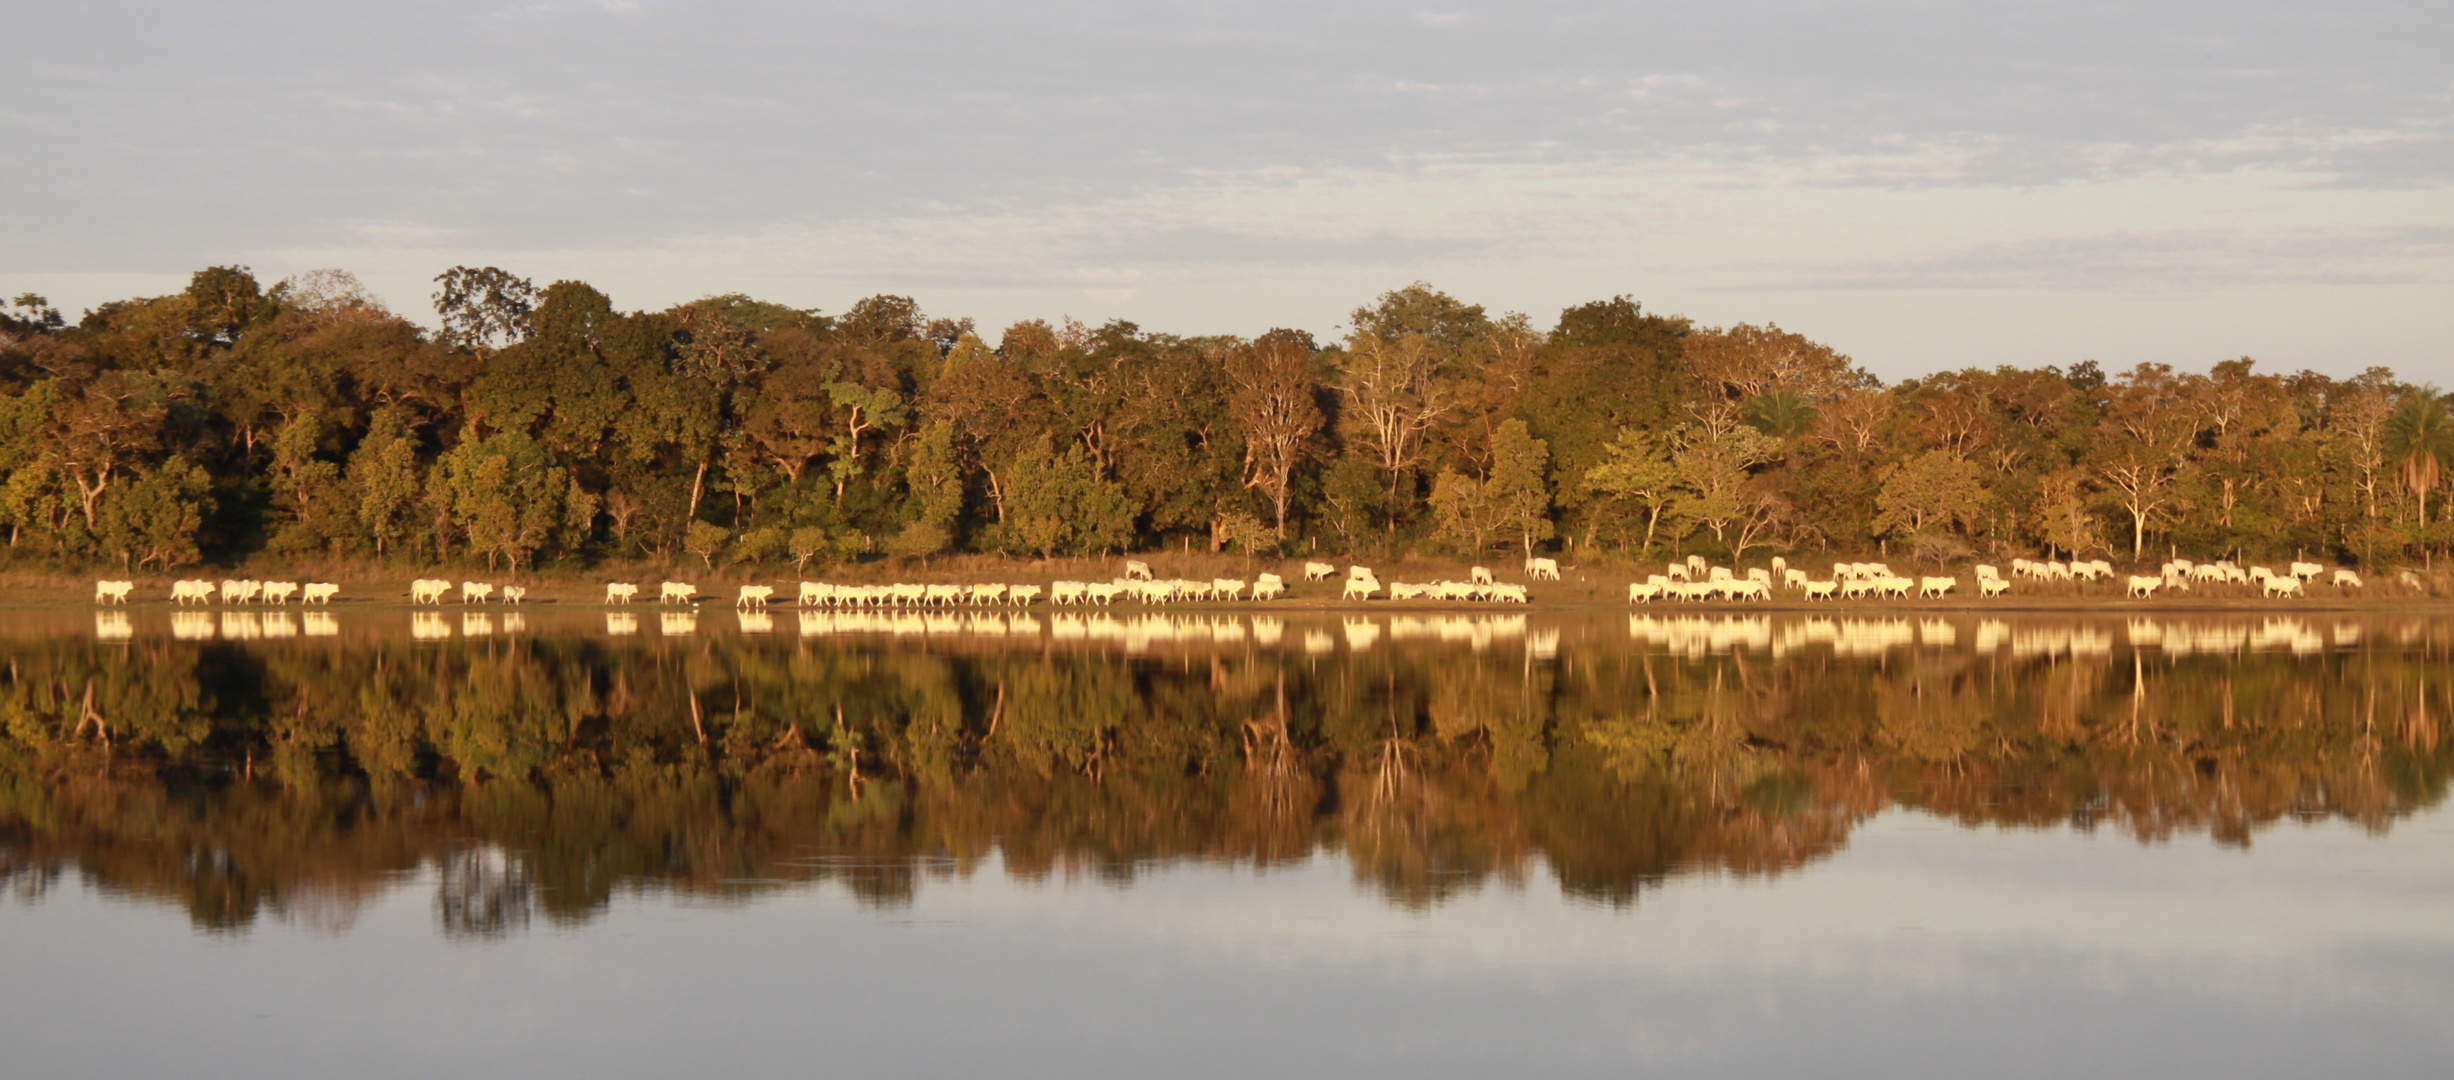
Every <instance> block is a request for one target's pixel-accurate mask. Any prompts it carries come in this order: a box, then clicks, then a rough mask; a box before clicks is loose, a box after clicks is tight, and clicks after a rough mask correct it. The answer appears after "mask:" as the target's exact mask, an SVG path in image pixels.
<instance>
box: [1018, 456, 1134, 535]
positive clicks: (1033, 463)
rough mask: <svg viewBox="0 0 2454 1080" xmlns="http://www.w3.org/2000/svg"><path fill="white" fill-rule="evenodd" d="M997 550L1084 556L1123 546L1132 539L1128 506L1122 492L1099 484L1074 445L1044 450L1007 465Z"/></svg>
mask: <svg viewBox="0 0 2454 1080" xmlns="http://www.w3.org/2000/svg"><path fill="white" fill-rule="evenodd" d="M1004 475H1005V487H1006V496H1005V521H1004V522H1003V523H1002V524H1001V525H1000V526H999V527H998V532H999V533H1000V534H1001V537H1000V539H1001V546H1002V547H1003V548H1004V550H1006V551H1010V552H1017V553H1021V552H1029V553H1034V554H1037V555H1039V556H1040V557H1042V558H1047V557H1050V556H1054V555H1059V554H1066V555H1088V554H1095V553H1099V552H1106V551H1114V550H1117V549H1120V548H1122V547H1124V545H1125V543H1126V541H1127V540H1129V539H1131V538H1132V536H1133V505H1132V503H1131V502H1130V501H1128V500H1127V499H1126V497H1125V490H1124V488H1123V487H1122V486H1121V485H1119V484H1117V483H1116V482H1115V481H1112V480H1103V479H1100V477H1099V472H1098V470H1097V468H1095V467H1094V466H1093V464H1092V462H1091V459H1090V455H1088V454H1086V453H1084V452H1083V451H1082V449H1081V448H1080V447H1068V448H1066V450H1065V451H1064V452H1062V453H1051V452H1050V451H1048V450H1047V449H1046V448H1045V447H1042V448H1040V449H1037V450H1034V451H1032V452H1030V453H1027V454H1025V455H1023V457H1022V458H1020V459H1018V460H1016V461H1014V462H1012V463H1010V464H1008V465H1007V466H1006V468H1005V470H1004Z"/></svg>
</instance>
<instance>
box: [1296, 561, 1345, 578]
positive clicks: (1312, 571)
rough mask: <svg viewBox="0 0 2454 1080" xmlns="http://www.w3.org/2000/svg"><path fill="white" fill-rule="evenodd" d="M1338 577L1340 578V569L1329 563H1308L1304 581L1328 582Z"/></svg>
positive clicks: (1305, 565)
mask: <svg viewBox="0 0 2454 1080" xmlns="http://www.w3.org/2000/svg"><path fill="white" fill-rule="evenodd" d="M1336 576H1338V568H1337V567H1335V566H1331V565H1330V564H1328V563H1325V562H1308V563H1305V564H1304V580H1306V581H1327V580H1329V579H1331V578H1333V577H1336Z"/></svg>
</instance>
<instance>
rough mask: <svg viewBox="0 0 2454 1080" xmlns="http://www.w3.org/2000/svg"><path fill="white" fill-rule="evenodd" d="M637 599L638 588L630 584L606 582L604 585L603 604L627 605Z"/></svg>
mask: <svg viewBox="0 0 2454 1080" xmlns="http://www.w3.org/2000/svg"><path fill="white" fill-rule="evenodd" d="M638 598H639V586H637V585H635V584H632V583H631V582H628V581H608V582H606V583H605V602H606V603H608V604H627V603H630V602H631V601H633V600H636V599H638Z"/></svg>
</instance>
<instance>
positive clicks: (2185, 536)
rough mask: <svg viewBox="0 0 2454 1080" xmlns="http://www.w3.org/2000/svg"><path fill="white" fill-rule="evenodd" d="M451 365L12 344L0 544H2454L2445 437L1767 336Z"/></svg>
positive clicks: (809, 555) (2278, 399)
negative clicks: (1877, 364) (1892, 380)
mask: <svg viewBox="0 0 2454 1080" xmlns="http://www.w3.org/2000/svg"><path fill="white" fill-rule="evenodd" d="M436 282H437V291H436V293H435V295H434V301H435V306H436V311H437V314H438V315H439V317H440V318H439V323H440V326H441V329H440V330H439V331H435V332H429V331H427V330H425V329H423V328H421V327H420V326H418V325H417V324H415V323H413V322H411V321H409V320H408V319H405V318H402V317H401V316H399V315H396V314H394V313H392V312H389V311H386V310H385V309H384V308H383V307H382V306H381V305H380V304H379V303H377V302H376V301H374V300H373V299H372V298H371V297H369V296H368V295H367V294H366V292H365V290H363V289H362V288H360V287H359V286H358V284H357V282H356V281H355V280H354V279H353V278H351V277H350V276H349V275H348V274H347V273H345V272H342V271H318V272H315V273H310V274H305V275H301V276H299V277H297V278H292V279H286V280H283V281H281V282H278V283H276V284H274V285H272V286H270V287H269V288H268V287H266V286H264V285H263V284H262V283H261V282H259V281H258V280H257V278H256V277H255V276H254V275H253V274H251V273H250V272H249V271H248V270H246V269H245V268H242V267H213V268H210V269H206V270H203V271H199V272H198V273H196V275H195V276H194V278H193V280H192V281H191V283H190V284H189V286H188V288H187V289H186V290H185V291H184V292H181V293H178V294H175V295H170V296H162V297H153V298H147V299H133V300H127V301H121V302H115V303H110V304H105V305H103V306H101V307H99V308H96V309H94V310H93V311H91V312H88V313H87V314H86V315H85V316H84V317H83V318H82V319H80V320H79V321H77V322H76V323H75V324H74V325H71V324H69V323H68V322H67V320H66V319H64V318H62V317H61V315H60V313H59V312H57V311H56V310H53V309H52V308H50V307H49V306H48V305H47V304H46V303H45V302H44V301H43V299H42V298H41V297H38V296H31V295H29V296H21V297H18V298H17V299H16V300H14V301H12V302H11V303H10V304H9V305H7V306H6V307H5V308H0V517H4V518H5V525H6V529H7V536H8V558H9V559H11V560H15V561H16V562H18V563H19V564H20V565H30V566H47V567H75V566H87V565H97V566H114V567H120V568H125V569H132V570H137V569H150V570H167V569H170V568H174V567H179V566H183V565H187V564H192V563H197V562H204V561H211V562H219V563H225V564H235V563H239V562H243V561H245V560H247V559H249V558H252V557H258V556H263V557H270V558H275V559H280V558H298V557H306V556H315V557H324V558H332V557H342V558H359V559H372V560H380V561H382V562H384V563H388V564H395V565H400V566H425V565H435V564H448V563H460V564H473V563H484V564H486V565H488V566H490V567H497V568H509V569H511V570H514V571H517V570H519V569H523V568H532V567H538V566H570V567H579V566H586V565H591V564H594V563H598V562H603V561H606V560H620V559H649V560H656V561H665V562H672V561H685V560H687V561H691V562H698V563H703V564H705V565H706V566H707V567H708V568H710V569H714V568H717V567H721V566H727V565H738V564H752V565H757V566H767V567H773V568H781V567H787V566H789V567H792V568H794V569H795V570H797V571H801V572H809V571H810V570H811V568H812V567H820V568H823V567H826V566H829V565H833V564H838V563H842V562H846V561H852V560H861V559H875V558H882V557H900V558H915V557H925V556H929V555H933V554H937V553H942V552H956V551H976V552H1002V553H1008V554H1013V555H1018V556H1039V557H1046V556H1053V555H1062V554H1091V553H1101V552H1110V551H1119V550H1133V549H1136V548H1149V547H1156V546H1170V547H1173V546H1178V545H1189V544H1193V543H1200V544H1203V545H1206V546H1207V547H1209V548H1210V549H1213V550H1216V549H1219V548H1223V547H1232V548H1235V549H1240V550H1243V551H1246V552H1259V553H1294V552H1307V553H1309V552H1320V553H1338V552H1349V553H1366V552H1370V553H1381V552H1390V551H1443V552H1453V553H1457V554H1463V555H1470V556H1477V557H1479V556H1481V555H1482V554H1484V553H1485V552H1488V551H1499V550H1511V549H1513V550H1518V551H1522V552H1526V553H1531V552H1533V551H1537V550H1559V551H1563V552H1566V553H1568V554H1571V555H1574V556H1577V557H1580V558H1605V557H1623V556H1635V557H1644V558H1659V557H1662V556H1664V555H1665V554H1683V553H1688V552H1695V553H1703V554H1709V555H1712V556H1714V557H1716V558H1729V559H1744V558H1747V557H1748V556H1750V555H1755V556H1758V557H1761V556H1762V555H1764V554H1767V553H1771V552H1784V551H1785V552H1794V553H1814V552H1820V551H1826V550H1829V551H1837V552H1843V553H1854V552H1864V551H1872V550H1875V549H1877V548H1882V549H1884V550H1887V551H1891V552H1896V553H1898V552H1905V553H1908V554H1910V555H1912V556H1915V557H1922V558H1925V559H1928V560H1931V561H1934V562H1938V563H1940V562H1947V561H1950V560H1952V559H1956V558H1962V557H1967V556H1970V555H1994V556H2007V555H2010V554H2017V553H2027V554H2035V553H2040V552H2043V553H2052V554H2058V555H2063V556H2069V555H2097V554H2105V555H2110V556H2112V557H2116V558H2121V559H2125V560H2137V559H2142V558H2146V559H2151V560H2152V559H2153V558H2156V557H2160V556H2162V555H2164V554H2166V553H2168V552H2179V553H2182V554H2187V555H2195V556H2197V557H2201V558H2210V557H2219V556H2224V555H2237V556H2244V557H2274V556H2280V555H2284V554H2304V555H2308V556H2315V557H2331V558H2334V559H2339V560H2342V561H2347V562H2355V563H2366V562H2377V561H2380V560H2385V561H2392V560H2397V559H2417V558H2420V557H2423V556H2425V555H2426V554H2427V553H2428V552H2430V551H2433V550H2435V549H2437V548H2442V547H2444V546H2445V545H2446V544H2447V543H2448V541H2449V539H2454V525H2450V524H2449V510H2454V504H2449V502H2448V500H2446V499H2443V498H2441V497H2439V496H2440V493H2439V490H2438V489H2439V488H2441V487H2443V486H2445V485H2446V484H2447V483H2448V482H2449V480H2450V479H2454V469H2449V468H2448V465H2449V464H2454V406H2450V405H2449V402H2448V399H2447V397H2446V396H2445V395H2441V394H2439V393H2438V392H2436V391H2435V390H2434V389H2433V388H2426V387H2414V386H2410V385H2406V384H2404V383H2402V382H2400V381H2398V380H2397V379H2396V377H2395V376H2394V374H2393V373H2392V372H2390V371H2387V370H2385V369H2383V368H2372V369H2370V370H2369V371H2367V372H2365V373H2363V374H2361V375H2359V376H2357V377H2354V378H2350V379H2336V378H2331V377H2328V376H2325V375H2320V374H2315V373H2311V372H2301V373H2297V374H2289V375H2286V374H2279V373H2270V372H2264V371H2260V370H2258V368H2257V366H2256V364H2255V363H2254V362H2253V361H2251V360H2249V359H2247V358H2243V359H2239V360H2231V361H2226V362H2223V363H2219V364H2216V365H2215V366H2214V367H2213V368H2212V370H2210V371H2208V372H2206V373H2204V374H2200V373H2193V372H2186V371H2178V370H2175V369H2173V368H2171V367H2169V366H2166V365H2161V364H2143V365H2140V366H2139V367H2136V368H2134V369H2131V370H2129V371H2122V372H2111V373H2108V372H2104V371H2100V370H2099V369H2098V367H2097V366H2096V365H2095V364H2093V363H2088V362H2081V363H2075V364H2073V365H2071V366H2070V367H2069V368H2067V369H2062V368H2053V367H2047V368H2043V369H2038V370H2021V369H2016V368H2011V367H1995V368H1985V367H1975V366H1972V367H1969V368H1966V369H1963V370H1959V371H1949V372H1940V373H1936V374H1934V375H1931V376H1928V377H1925V378H1919V379H1910V380H1906V381H1903V382H1900V383H1898V384H1895V385H1891V386H1885V385H1883V384H1881V383H1880V382H1879V381H1878V380H1876V379H1874V378H1873V377H1871V376H1869V375H1868V374H1866V373H1865V372H1864V371H1863V370H1862V369H1860V368H1859V367H1857V366H1856V365H1855V364H1854V363H1853V362H1852V360H1851V359H1850V358H1849V357H1847V356H1844V355H1841V354H1840V353H1838V352H1836V351H1835V350H1833V349H1832V348H1830V347H1828V346H1826V345H1823V344H1820V343H1818V342H1816V341H1813V340H1811V339H1809V338H1807V337H1804V336H1802V335H1799V334H1797V333H1794V332H1791V331H1787V330H1784V329H1782V328H1780V327H1778V326H1774V325H1770V324H1767V325H1763V326H1754V325H1746V324H1741V325H1737V326H1732V327H1728V328H1710V327H1700V326H1695V325H1692V324H1691V323H1690V322H1689V321H1688V320H1686V319H1683V318H1679V317H1675V316H1667V315H1662V314H1658V313H1652V312H1648V311H1646V310H1644V308H1643V307H1642V305H1640V304H1638V303H1637V302H1635V301H1633V300H1631V299H1628V298H1626V297H1617V298H1613V299H1608V300H1601V301H1596V302H1593V303H1589V304H1583V305H1579V306H1577V307H1572V308H1569V309H1567V310H1566V311H1563V312H1561V313H1560V314H1559V317H1558V319H1557V320H1556V322H1555V323H1554V324H1553V325H1552V326H1551V327H1550V328H1549V329H1547V330H1546V329H1544V328H1542V327H1540V326H1538V325H1536V324H1535V323H1534V321H1533V320H1532V319H1530V318H1529V317H1527V316H1524V315H1519V314H1502V315H1494V314H1492V313H1490V312H1488V311H1486V310H1485V309H1483V308H1482V307H1480V306H1478V305H1474V304H1470V303H1466V302H1464V301H1462V300H1459V299H1457V298H1454V297H1451V296H1448V295H1446V294H1444V293H1441V292H1439V291H1437V290H1435V289H1433V288H1431V287H1430V286H1428V285H1423V284H1416V285H1412V286H1408V287H1406V288H1402V289H1398V290H1395V291H1393V292H1390V293H1387V294H1386V295H1383V296H1381V297H1379V298H1377V299H1376V300H1374V301H1372V302H1371V303H1369V304H1367V305H1365V306H1363V307H1361V308H1358V309H1357V310H1356V311H1355V312H1354V314H1353V316H1352V318H1351V320H1350V326H1349V327H1348V328H1347V331H1346V334H1345V336H1344V337H1343V338H1342V339H1340V340H1337V341H1330V342H1323V341H1317V340H1315V339H1314V338H1313V337H1312V336H1311V335H1310V334H1308V333H1305V332H1303V331H1297V330H1274V331H1271V332H1269V333H1266V334H1263V335H1261V336H1259V337H1258V338H1254V339H1250V340H1247V339H1243V338H1237V337H1228V336H1215V337H1178V336H1175V335H1172V334H1166V333H1157V332H1150V331H1145V330H1143V329H1142V328H1141V327H1138V326H1136V325H1134V324H1132V323H1130V322H1125V321H1121V320H1120V321H1116V322H1111V323H1108V324H1107V325H1104V326H1098V327H1091V326H1085V325H1082V324H1080V323H1076V322H1073V321H1071V320H1062V321H1060V322H1058V323H1055V324H1051V323H1047V322H1044V321H1040V320H1030V321H1025V322H1020V323H1016V324H1015V325H1013V326H1010V327H1006V328H1005V329H1004V330H1002V331H999V332H996V333H995V334H994V338H993V340H992V338H991V337H990V336H988V335H987V334H984V333H983V332H982V331H981V330H980V328H978V327H976V326H974V325H973V324H972V322H971V320H969V319H947V318H932V317H930V316H928V315H927V314H925V313H924V312H923V311H922V310H921V309H920V307H919V305H917V304H916V303H915V302H914V301H912V300H911V299H910V298H907V297H898V296H873V297H870V298H868V299H865V300H862V301H860V302H858V303H856V304H854V305H852V307H851V308H850V309H849V310H847V311H845V312H842V313H841V314H836V315H823V314H820V313H819V312H816V311H810V310H800V309H795V308H790V307H785V306H781V305H777V304H772V303H766V302H762V301H758V300H754V299H751V298H749V297H746V296H740V295H728V296H714V297H709V298H706V299H703V300H698V301H694V302H691V303H688V304H683V305H680V306H678V307H674V308H670V309H668V310H664V311H654V312H645V311H642V312H625V311H621V310H619V309H618V308H616V307H615V305H614V303H613V301H612V300H611V299H610V298H608V297H607V296H605V295H604V294H603V293H601V292H598V291H597V290H596V289H594V288H591V287H589V286H588V285H586V284H583V283H580V282H573V281H562V282H555V283H553V284H551V285H547V286H545V287H543V288H540V287H538V286H536V285H535V284H534V283H532V282H530V281H528V280H525V279H522V278H519V277H517V276H516V275H514V274H511V273H507V272H505V271H503V270H500V269H497V268H493V267H486V268H475V269H473V268H468V267H456V268H454V269H452V270H450V271H448V272H446V273H444V274H442V275H441V276H439V277H438V278H437V279H436Z"/></svg>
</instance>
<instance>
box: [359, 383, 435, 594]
mask: <svg viewBox="0 0 2454 1080" xmlns="http://www.w3.org/2000/svg"><path fill="white" fill-rule="evenodd" d="M348 480H349V487H350V489H351V490H352V491H354V492H355V493H356V495H357V500H358V506H357V513H358V525H359V527H360V528H362V529H364V530H365V532H366V535H367V536H368V537H369V538H371V539H373V540H374V541H375V554H376V555H377V556H378V557H381V556H382V555H384V554H385V553H387V552H389V551H391V550H392V549H394V548H396V547H398V546H400V544H401V543H402V542H404V541H406V540H408V539H409V538H410V537H411V536H412V535H414V534H415V532H416V529H417V518H416V514H417V503H418V494H419V491H420V490H421V489H422V488H423V487H424V486H425V476H424V470H423V469H422V468H421V467H420V466H419V464H418V451H417V439H416V435H415V434H414V433H413V432H411V431H410V430H409V425H408V424H407V423H406V422H404V421H403V420H402V419H401V416H400V414H399V413H398V412H396V411H394V410H390V409H386V410H384V411H382V412H380V413H377V414H376V416H375V419H374V422H373V423H372V424H370V425H369V426H368V428H367V433H366V437H365V438H364V439H361V440H359V442H358V452H357V453H355V454H352V455H350V459H349V473H348Z"/></svg>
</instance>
